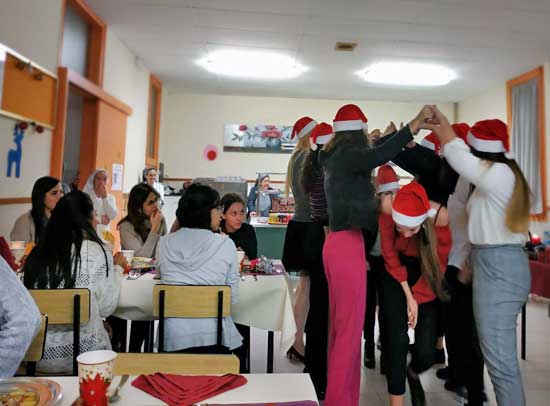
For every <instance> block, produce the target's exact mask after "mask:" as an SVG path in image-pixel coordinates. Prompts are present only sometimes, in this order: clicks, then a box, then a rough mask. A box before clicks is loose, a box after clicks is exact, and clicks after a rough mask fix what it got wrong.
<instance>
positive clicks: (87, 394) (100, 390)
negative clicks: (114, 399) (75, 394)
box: [80, 373, 111, 406]
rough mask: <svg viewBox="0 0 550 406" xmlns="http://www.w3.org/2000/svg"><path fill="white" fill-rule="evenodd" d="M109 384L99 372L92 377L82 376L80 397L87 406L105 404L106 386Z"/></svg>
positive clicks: (105, 405)
mask: <svg viewBox="0 0 550 406" xmlns="http://www.w3.org/2000/svg"><path fill="white" fill-rule="evenodd" d="M110 384H111V382H110V381H108V380H106V379H105V378H103V377H102V376H101V375H100V374H99V373H98V374H96V375H95V377H94V378H93V379H92V378H89V377H86V378H83V379H82V380H81V381H80V398H81V399H82V400H83V401H84V404H85V405H87V406H107V405H108V404H109V403H108V400H107V388H108V387H109V385H110Z"/></svg>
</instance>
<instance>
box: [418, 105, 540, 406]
mask: <svg viewBox="0 0 550 406" xmlns="http://www.w3.org/2000/svg"><path fill="white" fill-rule="evenodd" d="M433 111H434V119H433V122H434V123H435V124H426V125H425V126H426V128H428V129H431V130H432V131H434V132H435V133H436V134H437V135H438V137H439V138H440V140H441V143H442V144H443V153H444V155H445V158H446V159H447V161H448V162H449V164H450V165H451V167H452V168H453V169H454V170H455V171H456V172H457V173H458V174H459V175H460V178H459V181H458V184H457V191H456V192H455V193H460V191H462V194H463V195H465V198H463V199H458V200H460V201H462V202H463V206H462V208H463V210H465V212H466V213H467V218H468V222H467V234H468V239H469V242H470V243H471V247H472V248H471V253H470V260H471V264H472V268H473V291H474V297H473V305H474V315H475V319H476V325H477V329H478V334H479V339H480V344H481V349H482V352H483V357H484V359H485V363H486V365H487V369H488V371H489V375H490V377H491V381H492V383H493V386H494V388H495V394H496V399H497V404H498V405H499V406H523V405H525V395H524V390H523V384H522V380H521V373H520V370H519V365H518V358H517V344H516V323H517V317H518V315H519V312H520V311H521V308H522V306H523V305H524V304H525V302H526V300H527V296H528V294H529V290H530V285H531V276H530V272H529V263H528V258H527V255H526V254H525V252H524V251H523V245H524V243H525V241H526V239H527V230H528V227H529V214H530V191H529V186H528V184H527V181H526V180H525V177H524V176H523V174H522V172H521V169H520V168H519V166H518V164H517V163H516V161H515V160H513V159H509V158H508V157H507V156H506V153H507V152H509V135H508V131H507V128H506V124H504V123H503V122H502V121H500V120H485V121H480V122H478V123H476V124H475V125H474V126H473V127H472V128H471V130H470V133H469V134H468V142H469V144H470V146H471V150H470V148H468V146H467V145H466V144H465V143H464V141H462V140H461V139H460V138H458V137H456V136H455V134H454V132H453V130H452V127H451V126H450V125H449V122H448V120H447V118H446V117H445V116H444V115H443V114H442V113H441V112H440V111H439V110H438V109H437V108H436V107H435V106H434V107H433ZM436 124H437V125H436Z"/></svg>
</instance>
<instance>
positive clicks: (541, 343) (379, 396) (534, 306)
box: [251, 301, 550, 406]
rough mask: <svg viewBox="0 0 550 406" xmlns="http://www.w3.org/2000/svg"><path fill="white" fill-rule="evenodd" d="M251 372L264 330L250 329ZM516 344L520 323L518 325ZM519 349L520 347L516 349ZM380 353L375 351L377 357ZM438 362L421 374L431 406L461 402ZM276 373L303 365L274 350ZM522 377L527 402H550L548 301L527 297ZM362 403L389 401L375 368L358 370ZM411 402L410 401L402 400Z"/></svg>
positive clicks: (261, 352)
mask: <svg viewBox="0 0 550 406" xmlns="http://www.w3.org/2000/svg"><path fill="white" fill-rule="evenodd" d="M252 330H253V331H252V348H251V354H252V356H251V357H252V360H251V366H252V372H265V370H266V347H267V334H266V333H265V332H263V331H260V330H256V329H252ZM278 345H279V342H278V337H277V334H276V335H275V348H276V349H277V348H279V347H278ZM518 346H519V325H518ZM518 353H519V350H518ZM379 355H380V353H379V352H378V351H377V357H378V356H379ZM440 367H441V365H437V366H434V367H433V368H432V369H431V370H430V371H427V372H425V373H424V374H422V376H421V380H422V383H423V386H424V389H425V390H426V393H427V399H428V402H429V403H428V404H429V405H430V406H447V405H452V406H456V405H460V404H461V403H459V400H458V399H457V398H456V397H455V396H453V394H451V393H450V392H447V391H445V389H444V388H443V382H442V381H440V380H439V379H437V378H436V376H435V371H436V370H437V369H438V368H440ZM274 369H275V372H276V373H285V372H287V373H288V372H301V371H302V369H303V365H302V364H299V363H296V362H291V361H289V360H288V359H287V358H286V357H285V354H283V353H282V352H280V351H276V354H275V359H274ZM521 369H522V373H523V381H524V384H525V391H526V396H527V405H528V406H548V405H550V318H549V317H548V304H546V303H540V302H534V301H530V302H529V304H528V306H527V360H526V361H521ZM361 374H362V376H361V380H362V383H361V403H360V404H361V405H368V406H382V405H386V404H388V401H387V391H386V380H385V377H384V376H382V375H380V371H379V369H378V360H377V369H375V370H368V369H365V368H363V369H362V371H361ZM485 384H486V389H487V394H488V395H489V403H486V404H487V405H491V406H496V402H495V398H494V393H493V389H492V386H491V382H490V379H489V377H488V375H487V374H485ZM405 404H406V405H410V401H408V402H406V403H405Z"/></svg>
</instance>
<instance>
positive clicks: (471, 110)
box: [457, 83, 507, 125]
mask: <svg viewBox="0 0 550 406" xmlns="http://www.w3.org/2000/svg"><path fill="white" fill-rule="evenodd" d="M506 109H507V107H506V83H502V84H501V85H499V86H497V87H494V88H492V89H490V90H489V91H487V92H483V93H481V94H478V95H476V96H473V97H470V98H468V99H466V100H462V101H461V102H460V103H458V117H457V122H461V123H467V124H469V125H474V123H475V122H476V121H479V120H485V119H490V118H498V119H500V120H502V121H504V122H506V120H507V110H506Z"/></svg>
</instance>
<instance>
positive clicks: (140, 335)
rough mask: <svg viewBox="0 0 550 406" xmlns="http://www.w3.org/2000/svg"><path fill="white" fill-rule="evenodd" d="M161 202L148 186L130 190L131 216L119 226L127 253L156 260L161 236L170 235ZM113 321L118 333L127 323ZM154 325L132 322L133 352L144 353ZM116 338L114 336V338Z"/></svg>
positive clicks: (115, 330) (137, 186)
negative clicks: (128, 251)
mask: <svg viewBox="0 0 550 406" xmlns="http://www.w3.org/2000/svg"><path fill="white" fill-rule="evenodd" d="M159 200H160V196H159V194H158V192H157V191H156V190H155V189H153V188H152V187H151V186H149V185H148V184H147V183H140V184H137V185H135V186H134V187H133V188H132V190H130V195H129V197H128V214H127V215H126V217H124V218H123V219H122V220H120V222H119V223H118V229H119V231H120V245H121V248H122V249H123V250H132V251H134V255H135V256H136V257H147V258H154V257H155V252H156V248H157V244H158V242H159V240H160V237H162V236H163V235H165V234H166V222H165V220H164V216H163V215H162V212H161V211H160V209H159V208H158V203H159ZM111 321H112V323H111V324H112V325H113V330H114V333H118V332H119V331H121V330H120V324H121V323H125V322H126V321H125V320H123V321H121V319H118V318H116V317H111V319H110V320H109V322H111ZM151 323H152V322H148V321H133V322H132V327H131V332H130V347H129V348H130V352H140V351H141V346H142V344H143V341H144V340H145V337H146V336H147V332H148V331H149V328H151V326H152V324H151ZM115 326H116V328H115ZM115 335H116V334H113V336H115ZM116 338H119V337H116ZM120 338H122V337H120ZM114 342H116V339H115V340H114ZM114 342H113V345H114Z"/></svg>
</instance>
